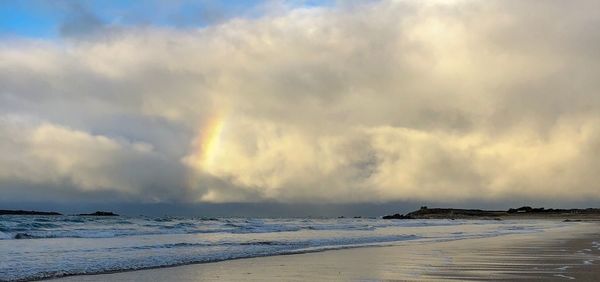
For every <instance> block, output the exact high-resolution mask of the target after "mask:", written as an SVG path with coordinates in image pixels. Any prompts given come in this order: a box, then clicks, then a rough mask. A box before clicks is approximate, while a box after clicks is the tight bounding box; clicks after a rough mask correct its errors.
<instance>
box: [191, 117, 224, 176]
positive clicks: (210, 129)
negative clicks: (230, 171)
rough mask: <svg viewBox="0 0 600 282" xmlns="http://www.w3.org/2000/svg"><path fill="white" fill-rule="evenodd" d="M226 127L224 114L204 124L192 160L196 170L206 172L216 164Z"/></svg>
mask: <svg viewBox="0 0 600 282" xmlns="http://www.w3.org/2000/svg"><path fill="white" fill-rule="evenodd" d="M224 126H225V119H224V118H223V115H222V114H218V115H213V116H212V117H211V118H210V119H208V121H207V122H205V123H203V124H202V128H201V129H200V130H199V133H198V136H197V138H196V141H195V152H194V154H193V156H192V159H191V162H192V163H193V165H194V166H195V167H196V168H198V169H200V170H205V169H206V168H208V167H210V166H211V165H212V164H214V162H215V159H216V156H217V155H218V153H219V149H220V146H219V145H220V143H221V135H222V133H223V128H224Z"/></svg>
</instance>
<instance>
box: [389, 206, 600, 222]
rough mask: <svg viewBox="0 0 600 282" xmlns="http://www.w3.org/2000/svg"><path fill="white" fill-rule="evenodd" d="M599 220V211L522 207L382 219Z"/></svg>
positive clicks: (423, 212) (427, 212) (435, 210)
mask: <svg viewBox="0 0 600 282" xmlns="http://www.w3.org/2000/svg"><path fill="white" fill-rule="evenodd" d="M546 218H547V219H560V218H564V219H600V209H597V208H587V209H546V208H532V207H529V206H524V207H520V208H511V209H508V210H506V211H501V210H479V209H451V208H428V207H426V206H423V207H421V209H419V210H416V211H413V212H409V213H407V214H404V215H403V214H399V213H397V214H393V215H386V216H384V217H383V219H497V220H499V219H546Z"/></svg>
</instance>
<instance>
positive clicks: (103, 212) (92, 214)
mask: <svg viewBox="0 0 600 282" xmlns="http://www.w3.org/2000/svg"><path fill="white" fill-rule="evenodd" d="M78 215H79V216H119V215H118V214H116V213H113V212H105V211H97V212H95V213H82V214H78Z"/></svg>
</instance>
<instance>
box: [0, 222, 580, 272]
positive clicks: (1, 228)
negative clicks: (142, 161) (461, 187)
mask: <svg viewBox="0 0 600 282" xmlns="http://www.w3.org/2000/svg"><path fill="white" fill-rule="evenodd" d="M569 224H575V223H567V222H557V221H543V220H539V221H535V220H531V221H529V220H517V221H494V220H382V219H371V218H335V219H331V218H330V219H314V218H307V219H299V218H287V219H286V218H202V217H157V218H151V217H123V216H121V217H83V216H0V280H3V281H12V280H28V279H40V278H51V277H60V276H65V275H76V274H91V273H101V272H108V271H125V270H134V269H143V268H151V267H163V266H173V265H180V264H188V263H201V262H213V261H222V260H228V259H236V258H246V257H257V256H270V255H278V254H291V253H302V252H314V251H321V250H329V249H340V248H352V247H361V246H372V245H394V244H412V243H417V242H421V243H422V242H424V241H444V240H460V239H466V238H479V237H489V236H502V235H506V234H515V233H529V232H544V231H546V230H549V229H555V228H562V227H565V226H567V225H569Z"/></svg>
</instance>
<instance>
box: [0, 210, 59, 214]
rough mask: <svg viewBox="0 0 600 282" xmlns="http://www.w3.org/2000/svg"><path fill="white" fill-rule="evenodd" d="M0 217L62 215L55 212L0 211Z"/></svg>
mask: <svg viewBox="0 0 600 282" xmlns="http://www.w3.org/2000/svg"><path fill="white" fill-rule="evenodd" d="M0 215H62V214H60V213H57V212H41V211H23V210H0Z"/></svg>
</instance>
